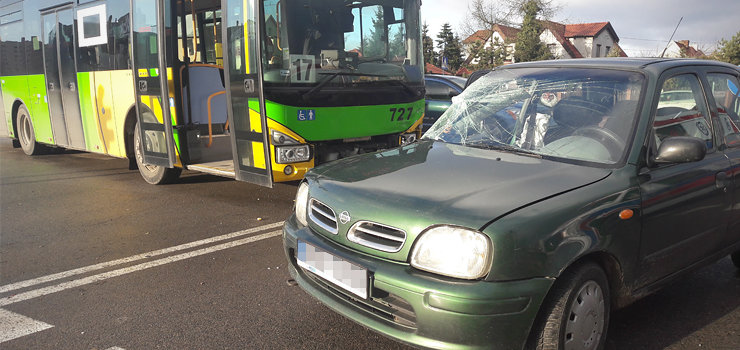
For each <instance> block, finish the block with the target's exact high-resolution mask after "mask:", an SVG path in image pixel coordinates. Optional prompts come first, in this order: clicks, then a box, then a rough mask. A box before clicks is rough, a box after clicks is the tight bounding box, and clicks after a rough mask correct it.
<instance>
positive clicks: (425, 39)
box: [421, 22, 438, 66]
mask: <svg viewBox="0 0 740 350" xmlns="http://www.w3.org/2000/svg"><path fill="white" fill-rule="evenodd" d="M421 35H422V37H421V38H422V39H421V42H422V44H423V45H424V47H423V55H424V64H426V63H431V64H432V65H434V66H436V65H438V63H437V53H436V52H434V39H432V38H431V37H429V26H428V25H427V24H426V22H425V23H424V26H423V27H422V31H421Z"/></svg>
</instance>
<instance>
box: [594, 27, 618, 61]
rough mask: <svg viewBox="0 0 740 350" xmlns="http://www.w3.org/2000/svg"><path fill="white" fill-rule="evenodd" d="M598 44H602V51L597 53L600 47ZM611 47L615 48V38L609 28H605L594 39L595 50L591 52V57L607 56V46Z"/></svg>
mask: <svg viewBox="0 0 740 350" xmlns="http://www.w3.org/2000/svg"><path fill="white" fill-rule="evenodd" d="M598 45H601V52H600V53H599V54H598V55H597V54H596V50H597V49H598V47H599V46H598ZM607 46H608V47H609V48H610V49H613V48H614V46H616V45H614V38H612V36H611V34H610V33H609V31H608V30H604V31H602V32H601V33H599V35H597V36H596V37H595V38H594V39H593V47H592V49H593V51H592V52H591V57H605V56H606V55H607V53H606V51H607V50H606V47H607Z"/></svg>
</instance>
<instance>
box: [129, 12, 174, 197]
mask: <svg viewBox="0 0 740 350" xmlns="http://www.w3.org/2000/svg"><path fill="white" fill-rule="evenodd" d="M163 2H167V3H169V1H161V0H132V1H131V31H132V34H133V37H132V44H133V56H132V61H133V74H134V81H135V83H134V84H135V92H136V116H137V122H138V131H139V135H138V140H141V141H140V142H138V144H136V145H134V147H139V149H137V152H136V154H137V162H140V163H142V164H143V165H146V166H158V167H163V168H173V167H174V165H175V163H176V161H177V160H176V159H177V158H176V154H175V145H174V139H173V135H172V134H173V133H172V117H171V113H170V108H171V102H170V98H169V91H168V85H167V73H168V72H167V63H166V58H165V50H164V43H165V31H166V30H167V29H168V28H165V25H164V24H165V14H164V12H165V11H164V9H165V8H166V7H165V4H164V3H163ZM140 156H141V158H140ZM142 158H143V159H142ZM142 164H139V167H142ZM161 170H162V171H167V170H173V169H161ZM178 170H179V169H178ZM144 174H145V173H144V172H142V175H144ZM177 174H178V175H179V172H178V173H177ZM145 179H146V180H147V181H149V182H150V183H155V182H152V181H150V179H148V178H147V177H146V176H145ZM155 180H157V179H155ZM159 180H161V179H159ZM156 183H160V182H156Z"/></svg>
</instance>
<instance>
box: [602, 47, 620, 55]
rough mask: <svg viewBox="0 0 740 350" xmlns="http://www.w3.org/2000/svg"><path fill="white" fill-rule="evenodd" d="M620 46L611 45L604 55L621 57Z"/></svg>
mask: <svg viewBox="0 0 740 350" xmlns="http://www.w3.org/2000/svg"><path fill="white" fill-rule="evenodd" d="M621 55H622V48H620V47H619V46H615V47H613V48H612V49H611V50H610V51H609V53H608V54H606V56H605V57H622V56H621Z"/></svg>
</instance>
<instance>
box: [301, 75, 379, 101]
mask: <svg viewBox="0 0 740 350" xmlns="http://www.w3.org/2000/svg"><path fill="white" fill-rule="evenodd" d="M319 74H321V75H329V74H331V76H330V77H329V79H326V80H324V81H322V82H321V84H319V85H316V87H315V88H313V89H311V90H309V91H308V92H306V93H305V94H303V100H304V101H308V100H309V99H311V95H313V94H315V93H317V92H319V91H321V89H322V88H324V86H326V84H329V83H330V82H331V81H332V80H334V78H336V77H338V76H340V75H341V76H350V77H380V78H387V76H385V75H379V74H367V73H353V72H336V73H319Z"/></svg>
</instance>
